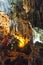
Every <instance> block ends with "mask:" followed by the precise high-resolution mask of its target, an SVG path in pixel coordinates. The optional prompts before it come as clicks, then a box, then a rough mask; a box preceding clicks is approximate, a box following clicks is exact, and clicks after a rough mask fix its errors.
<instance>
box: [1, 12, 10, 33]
mask: <svg viewBox="0 0 43 65" xmlns="http://www.w3.org/2000/svg"><path fill="white" fill-rule="evenodd" d="M0 32H1V33H4V34H8V33H9V32H10V22H9V18H8V16H7V15H6V14H4V13H0Z"/></svg>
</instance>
